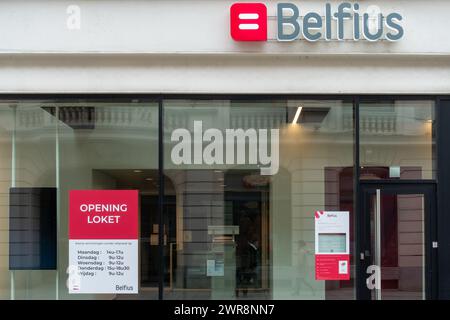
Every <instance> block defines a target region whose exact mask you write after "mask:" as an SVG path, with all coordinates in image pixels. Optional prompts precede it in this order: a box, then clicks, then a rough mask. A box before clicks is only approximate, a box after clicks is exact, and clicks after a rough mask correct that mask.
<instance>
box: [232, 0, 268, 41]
mask: <svg viewBox="0 0 450 320" xmlns="http://www.w3.org/2000/svg"><path fill="white" fill-rule="evenodd" d="M230 32H231V37H232V38H233V39H234V40H236V41H267V7H266V5H265V4H263V3H235V4H233V5H232V6H231V8H230Z"/></svg>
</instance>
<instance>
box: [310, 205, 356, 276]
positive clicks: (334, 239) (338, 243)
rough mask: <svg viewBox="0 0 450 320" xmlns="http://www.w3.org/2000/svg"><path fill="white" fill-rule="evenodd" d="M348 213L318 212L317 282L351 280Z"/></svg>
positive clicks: (316, 245)
mask: <svg viewBox="0 0 450 320" xmlns="http://www.w3.org/2000/svg"><path fill="white" fill-rule="evenodd" d="M349 216H350V215H349V212H348V211H316V213H315V253H316V280H349V279H350V234H349Z"/></svg>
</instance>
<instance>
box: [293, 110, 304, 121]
mask: <svg viewBox="0 0 450 320" xmlns="http://www.w3.org/2000/svg"><path fill="white" fill-rule="evenodd" d="M302 109H303V107H298V108H297V111H296V112H295V116H294V120H292V124H296V123H297V121H298V118H299V117H300V113H301V112H302Z"/></svg>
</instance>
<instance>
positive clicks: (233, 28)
mask: <svg viewBox="0 0 450 320" xmlns="http://www.w3.org/2000/svg"><path fill="white" fill-rule="evenodd" d="M274 13H275V12H274ZM269 14H270V13H268V9H267V6H266V4H264V3H259V2H258V3H235V4H233V5H232V6H231V8H230V33H231V37H232V38H233V39H234V40H235V41H267V33H268V24H267V22H268V16H269ZM276 21H277V30H276V34H277V40H278V41H294V40H306V41H309V42H315V41H318V40H326V41H330V40H337V41H343V40H351V41H359V40H367V41H370V42H376V41H380V40H387V41H399V40H401V39H402V38H403V36H404V33H405V31H404V28H403V26H402V22H403V16H402V15H401V14H400V13H397V12H389V13H383V12H381V10H380V9H379V8H378V7H377V6H374V5H368V4H366V3H365V8H364V9H363V8H362V6H360V4H359V3H350V2H342V3H340V4H337V5H336V6H334V5H332V4H330V3H326V4H325V5H324V9H323V11H322V12H316V11H308V10H305V9H304V8H303V7H302V6H297V5H296V4H293V3H288V2H282V3H277V5H276ZM349 33H351V36H349V35H348V34H349ZM346 36H347V37H346Z"/></svg>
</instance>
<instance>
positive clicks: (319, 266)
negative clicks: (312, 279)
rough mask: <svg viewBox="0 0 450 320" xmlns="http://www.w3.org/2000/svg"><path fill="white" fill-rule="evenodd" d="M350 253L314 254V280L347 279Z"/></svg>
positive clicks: (348, 276)
mask: <svg viewBox="0 0 450 320" xmlns="http://www.w3.org/2000/svg"><path fill="white" fill-rule="evenodd" d="M349 267H350V255H348V254H334V255H330V254H316V280H349V279H350V272H349Z"/></svg>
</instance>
